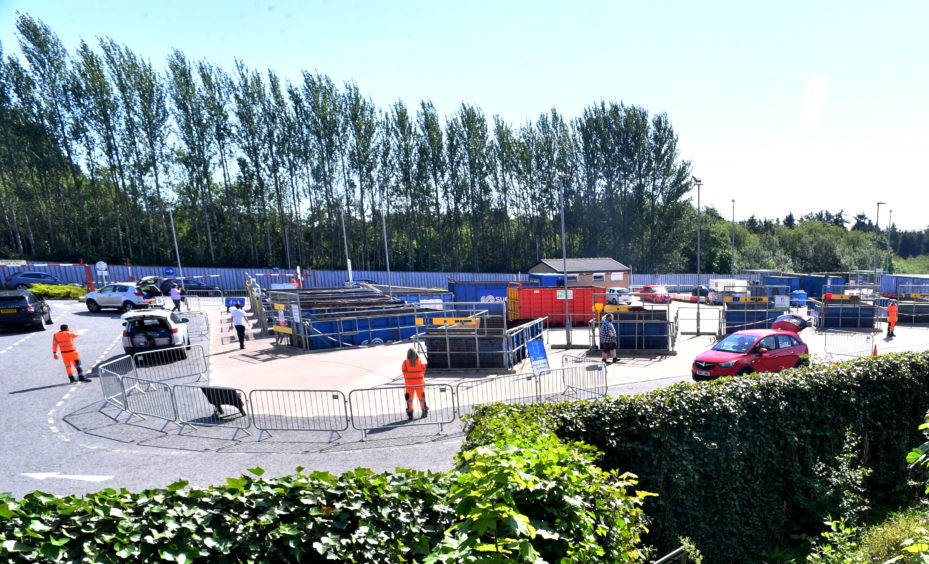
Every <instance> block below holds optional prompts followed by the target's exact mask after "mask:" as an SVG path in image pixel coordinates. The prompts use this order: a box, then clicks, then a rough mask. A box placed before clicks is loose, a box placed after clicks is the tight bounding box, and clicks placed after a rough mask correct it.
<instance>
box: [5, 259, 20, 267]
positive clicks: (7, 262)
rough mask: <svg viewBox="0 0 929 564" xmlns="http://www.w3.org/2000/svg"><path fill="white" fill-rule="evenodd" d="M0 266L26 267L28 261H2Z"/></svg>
mask: <svg viewBox="0 0 929 564" xmlns="http://www.w3.org/2000/svg"><path fill="white" fill-rule="evenodd" d="M0 266H26V261H24V260H19V259H0Z"/></svg>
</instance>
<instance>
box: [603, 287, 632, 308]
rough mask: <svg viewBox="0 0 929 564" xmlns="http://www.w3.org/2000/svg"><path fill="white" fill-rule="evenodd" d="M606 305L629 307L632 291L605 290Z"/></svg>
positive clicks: (619, 288)
mask: <svg viewBox="0 0 929 564" xmlns="http://www.w3.org/2000/svg"><path fill="white" fill-rule="evenodd" d="M606 303H607V304H609V305H629V304H631V303H632V290H630V289H629V288H622V287H614V288H607V289H606Z"/></svg>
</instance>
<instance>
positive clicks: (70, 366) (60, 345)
mask: <svg viewBox="0 0 929 564" xmlns="http://www.w3.org/2000/svg"><path fill="white" fill-rule="evenodd" d="M77 337H78V335H77V333H75V332H74V331H71V330H70V329H68V326H67V325H62V326H61V330H60V331H58V332H57V333H55V334H54V335H52V356H53V357H54V358H55V360H58V353H59V352H61V359H62V360H63V361H64V363H65V370H66V371H67V372H68V380H70V381H71V382H74V381H75V380H74V372H75V370H76V371H77V379H78V380H80V381H81V382H90V380H88V379H87V378H85V377H84V369H83V367H82V366H81V355H80V354H78V352H77V347H76V346H75V345H74V339H77Z"/></svg>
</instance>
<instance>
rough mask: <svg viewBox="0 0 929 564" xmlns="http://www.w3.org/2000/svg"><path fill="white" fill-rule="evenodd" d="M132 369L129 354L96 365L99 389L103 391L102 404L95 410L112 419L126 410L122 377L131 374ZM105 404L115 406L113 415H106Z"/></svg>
mask: <svg viewBox="0 0 929 564" xmlns="http://www.w3.org/2000/svg"><path fill="white" fill-rule="evenodd" d="M132 369H133V367H132V357H129V356H123V357H120V358H117V359H116V360H111V361H110V362H106V363H104V364H101V365H100V366H98V367H97V374H99V379H100V389H101V391H102V392H103V404H102V405H101V406H100V408H99V409H98V410H97V411H98V412H100V413H103V414H104V415H106V416H107V417H110V419H112V420H114V421H119V416H120V415H122V414H123V413H126V412H127V411H128V406H127V405H126V392H125V391H124V390H123V383H122V377H123V376H125V375H128V374H131V373H132ZM107 406H110V407H115V408H116V409H118V410H119V412H118V413H117V414H116V415H115V416H110V415H107V414H106V413H105V412H104V411H103V410H104V409H105V408H106V407H107ZM130 416H131V415H130Z"/></svg>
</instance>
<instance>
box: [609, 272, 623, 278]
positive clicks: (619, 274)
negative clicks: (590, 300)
mask: <svg viewBox="0 0 929 564" xmlns="http://www.w3.org/2000/svg"><path fill="white" fill-rule="evenodd" d="M622 279H623V273H622V272H611V273H610V280H622Z"/></svg>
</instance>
